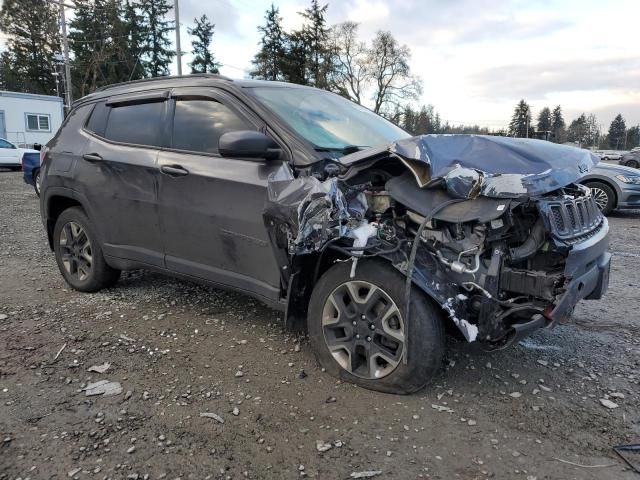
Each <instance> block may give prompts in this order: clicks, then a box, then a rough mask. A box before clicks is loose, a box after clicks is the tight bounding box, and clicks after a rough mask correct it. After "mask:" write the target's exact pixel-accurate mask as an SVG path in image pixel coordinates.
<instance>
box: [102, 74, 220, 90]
mask: <svg viewBox="0 0 640 480" xmlns="http://www.w3.org/2000/svg"><path fill="white" fill-rule="evenodd" d="M176 78H212V79H217V80H232V79H231V78H229V77H225V76H224V75H219V74H217V73H191V74H189V75H167V76H163V77H151V78H141V79H139V80H129V81H128V82H120V83H112V84H111V85H105V86H103V87H100V88H97V89H96V90H95V91H96V92H103V91H105V90H109V89H111V88H116V87H121V86H124V85H135V84H136V83H147V82H157V81H162V80H174V79H176Z"/></svg>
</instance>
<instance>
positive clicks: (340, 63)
mask: <svg viewBox="0 0 640 480" xmlns="http://www.w3.org/2000/svg"><path fill="white" fill-rule="evenodd" d="M331 43H332V48H333V51H334V53H335V58H334V62H333V65H334V69H333V72H332V78H331V89H332V90H335V91H336V92H337V93H339V94H340V95H342V96H343V97H346V98H348V99H349V100H351V101H353V102H356V103H362V95H363V93H364V89H365V88H366V86H367V82H368V81H369V80H370V79H371V75H370V73H369V69H368V65H367V58H368V50H367V46H366V44H365V43H364V42H361V41H360V40H358V24H357V23H356V22H344V23H340V24H338V25H336V26H335V27H333V28H332V30H331Z"/></svg>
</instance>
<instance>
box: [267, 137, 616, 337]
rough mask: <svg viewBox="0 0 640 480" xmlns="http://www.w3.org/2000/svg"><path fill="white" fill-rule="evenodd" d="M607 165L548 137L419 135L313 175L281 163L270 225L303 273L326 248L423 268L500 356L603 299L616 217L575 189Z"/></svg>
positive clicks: (465, 327)
mask: <svg viewBox="0 0 640 480" xmlns="http://www.w3.org/2000/svg"><path fill="white" fill-rule="evenodd" d="M597 161H598V159H597V157H596V156H595V155H593V154H591V153H590V152H588V151H586V150H581V149H576V148H573V147H566V146H562V145H555V144H551V143H549V142H543V141H538V140H528V139H513V138H504V137H489V136H477V135H427V136H420V137H413V138H407V139H403V140H400V141H397V142H395V143H393V144H391V145H389V146H385V147H378V148H370V149H366V150H363V151H360V152H356V153H352V154H349V155H346V156H344V157H342V158H341V159H340V160H339V163H340V164H341V168H336V165H335V161H334V160H332V162H334V163H331V164H328V165H330V166H331V168H325V169H324V173H323V174H318V173H317V171H316V174H315V176H314V175H311V174H310V173H309V172H308V171H307V172H294V171H293V170H291V169H290V167H289V166H286V165H285V166H283V167H282V168H280V169H279V170H278V171H277V172H276V173H275V174H274V175H272V176H271V177H270V178H269V182H268V200H267V206H266V209H265V218H267V219H268V220H269V221H270V222H271V224H272V225H274V226H273V227H272V229H273V230H276V229H277V230H278V232H279V233H278V235H279V238H280V241H279V242H277V243H278V245H280V247H281V248H283V249H284V250H286V254H287V255H288V258H289V266H293V267H294V268H293V270H295V269H298V270H300V269H301V268H302V267H301V266H300V265H302V264H303V263H304V262H299V261H298V260H300V259H302V258H303V257H307V258H315V259H316V260H314V261H315V262H317V265H316V267H315V270H316V273H317V271H318V270H319V268H320V266H321V265H320V263H321V258H322V255H323V252H324V251H325V250H326V249H327V248H328V249H330V250H331V251H332V252H333V256H331V258H333V261H339V260H346V259H349V258H353V259H358V258H361V257H379V258H381V259H384V260H386V261H388V262H389V264H390V265H392V266H393V267H394V268H396V269H397V270H398V271H400V272H402V273H403V274H404V275H405V276H406V275H409V272H412V273H411V282H412V283H413V285H415V286H417V287H418V288H420V289H421V290H422V291H424V292H425V293H426V294H427V295H428V296H429V297H431V298H432V299H433V300H434V301H435V302H437V303H438V304H439V305H440V306H441V308H442V309H443V310H444V311H445V312H446V313H447V314H448V316H449V317H450V319H451V321H452V322H453V323H454V324H455V325H456V326H457V327H458V329H459V330H460V332H461V333H462V335H463V336H464V337H465V338H466V340H467V341H475V340H479V341H482V342H484V343H486V344H487V345H488V346H489V348H500V347H502V346H504V345H506V344H509V343H511V342H513V341H515V340H517V339H519V338H521V337H522V336H524V335H526V334H528V333H530V332H531V331H532V330H533V329H535V328H539V327H540V326H545V325H546V326H549V325H553V324H554V323H555V322H557V321H562V320H564V319H566V318H567V317H568V316H569V315H570V313H571V311H572V309H573V307H574V306H575V304H576V303H577V302H578V301H579V300H581V299H583V298H600V296H601V295H603V294H604V291H605V290H606V286H607V285H606V284H607V281H606V272H608V268H609V259H610V255H609V254H608V253H607V252H606V249H607V241H608V240H607V239H608V226H607V222H606V219H605V218H604V217H603V216H602V215H601V214H600V212H599V210H598V208H597V205H596V204H595V201H594V200H593V198H592V197H591V195H590V193H589V191H588V189H585V188H583V187H581V186H579V185H574V184H573V182H576V181H577V180H578V179H579V178H580V177H582V176H583V175H584V174H586V173H587V172H588V171H589V170H590V169H591V168H592V167H593V166H594V165H595V164H596V163H597ZM422 225H424V227H422ZM276 236H277V235H276ZM283 237H286V238H283ZM418 237H419V238H418ZM415 242H419V243H418V247H417V250H416V255H415V263H414V264H411V263H410V262H409V252H410V250H411V249H410V245H415ZM313 255H316V257H313ZM311 263H313V262H311ZM356 264H357V263H356V262H355V261H354V263H353V265H354V268H356ZM605 271H606V272H605ZM298 273H300V272H298ZM312 278H315V275H314V276H312ZM298 281H299V280H298ZM416 321H419V320H416Z"/></svg>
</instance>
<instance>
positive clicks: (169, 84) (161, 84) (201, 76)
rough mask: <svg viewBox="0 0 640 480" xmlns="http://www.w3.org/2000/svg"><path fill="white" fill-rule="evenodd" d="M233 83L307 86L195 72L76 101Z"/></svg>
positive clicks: (100, 91)
mask: <svg viewBox="0 0 640 480" xmlns="http://www.w3.org/2000/svg"><path fill="white" fill-rule="evenodd" d="M221 84H226V85H234V86H236V87H239V88H254V87H264V86H268V87H288V88H308V89H311V88H313V87H308V86H304V85H296V84H293V83H286V82H276V81H270V80H249V79H246V80H235V79H232V78H229V77H225V76H223V75H218V74H213V73H196V74H191V75H173V76H164V77H154V78H143V79H140V80H132V81H130V82H122V83H114V84H112V85H107V86H104V87H101V88H99V89H97V90H96V91H95V92H93V93H90V94H89V95H86V96H84V97H82V98H81V99H79V100H78V101H77V102H76V103H77V104H81V103H85V102H88V101H95V100H98V99H102V98H108V97H111V96H113V95H120V94H124V93H135V92H144V91H146V90H150V89H161V88H177V87H211V86H216V85H221Z"/></svg>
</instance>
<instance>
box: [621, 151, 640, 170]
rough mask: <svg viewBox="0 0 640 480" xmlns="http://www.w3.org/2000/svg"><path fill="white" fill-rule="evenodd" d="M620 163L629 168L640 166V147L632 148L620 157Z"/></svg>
mask: <svg viewBox="0 0 640 480" xmlns="http://www.w3.org/2000/svg"><path fill="white" fill-rule="evenodd" d="M619 163H620V165H624V166H625V167H631V168H640V148H634V149H633V150H631V151H630V152H629V153H625V154H624V155H623V156H622V158H620V162H619Z"/></svg>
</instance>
